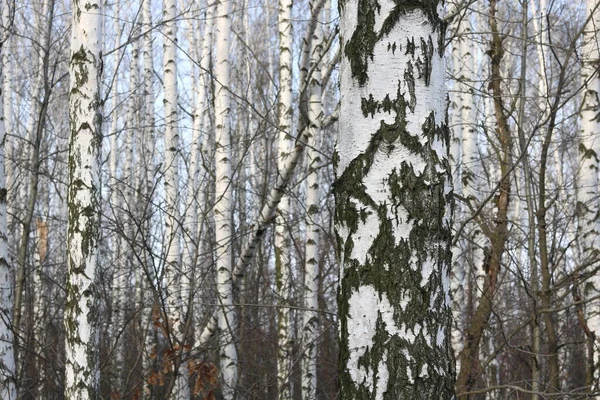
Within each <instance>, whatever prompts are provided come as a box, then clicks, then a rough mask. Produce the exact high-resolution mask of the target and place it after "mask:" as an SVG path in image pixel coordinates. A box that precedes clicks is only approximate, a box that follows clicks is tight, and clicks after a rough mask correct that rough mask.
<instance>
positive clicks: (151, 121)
mask: <svg viewBox="0 0 600 400" xmlns="http://www.w3.org/2000/svg"><path fill="white" fill-rule="evenodd" d="M152 26H153V21H152V0H144V1H143V4H142V29H143V30H144V32H146V34H145V35H144V37H143V38H142V64H143V73H142V84H141V87H142V89H143V91H144V93H143V106H142V110H143V111H142V112H143V119H142V120H143V121H144V122H143V125H142V129H140V130H139V136H138V143H139V149H140V151H139V152H138V154H139V160H138V163H139V164H140V165H141V166H142V168H140V170H139V171H140V174H141V179H140V180H139V181H140V184H139V190H138V192H139V194H140V198H141V200H142V201H143V202H145V203H147V204H148V209H147V210H146V211H145V213H144V218H143V221H144V222H143V223H142V224H141V229H142V234H143V236H144V237H145V238H146V239H145V240H146V241H148V242H149V240H150V239H148V237H149V236H150V235H151V233H150V230H151V221H150V218H151V215H152V214H153V210H152V208H153V206H152V205H150V204H152V200H153V199H152V198H153V192H154V190H153V187H154V181H155V175H154V171H155V162H154V148H155V144H156V132H155V118H154V101H155V98H154V61H153V59H154V56H153V53H154V51H153V35H152V32H153V30H152V29H151V28H152ZM144 245H149V243H145V244H144ZM151 257H152V256H151V254H149V252H147V251H145V250H144V254H143V256H142V259H143V260H144V261H145V264H146V265H150V263H151V261H150V260H151ZM136 272H137V273H136V289H137V291H138V293H137V296H136V299H138V301H139V302H140V306H141V307H142V309H143V310H144V313H143V314H142V319H141V323H140V327H141V330H142V331H144V332H145V336H144V338H143V348H144V349H143V350H144V353H145V355H147V354H148V353H149V352H150V351H151V349H152V346H153V345H154V337H155V335H154V334H153V325H152V322H151V311H150V309H151V307H150V306H149V305H151V304H153V300H154V299H153V297H152V294H151V286H152V285H153V282H151V280H152V278H156V277H154V276H153V272H154V271H153V270H150V271H149V273H150V275H151V279H147V277H146V275H145V274H144V271H143V269H142V268H138V269H137V271H136ZM146 327H149V328H148V329H146ZM151 364H152V360H151V359H150V358H149V357H147V356H144V357H142V371H143V372H144V373H148V372H149V369H150V365H151Z"/></svg>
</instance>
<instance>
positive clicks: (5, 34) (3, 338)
mask: <svg viewBox="0 0 600 400" xmlns="http://www.w3.org/2000/svg"><path fill="white" fill-rule="evenodd" d="M10 3H11V2H10V1H6V2H4V4H3V10H2V32H0V54H1V56H2V66H1V70H0V71H1V72H0V80H1V81H2V83H3V84H2V88H0V107H2V114H1V118H0V312H1V313H2V318H0V397H1V398H3V399H7V400H14V399H16V398H17V389H16V376H15V353H14V349H13V326H12V318H11V317H12V307H13V295H14V287H13V280H12V271H11V268H10V264H9V259H10V255H9V252H8V227H7V207H6V197H7V190H6V176H5V157H4V149H5V144H6V134H7V127H10V126H11V123H10V119H11V113H12V107H11V106H7V103H10V99H8V100H5V98H4V96H10V93H5V92H4V91H5V89H6V88H7V87H9V86H8V85H7V84H6V83H7V81H8V80H9V79H10V78H11V77H10V76H6V75H5V74H7V73H9V68H8V56H7V53H8V52H7V49H8V48H9V43H10V37H11V35H10V33H9V29H10V26H11V24H12V21H11V11H14V9H13V7H11V4H10ZM9 129H10V128H9Z"/></svg>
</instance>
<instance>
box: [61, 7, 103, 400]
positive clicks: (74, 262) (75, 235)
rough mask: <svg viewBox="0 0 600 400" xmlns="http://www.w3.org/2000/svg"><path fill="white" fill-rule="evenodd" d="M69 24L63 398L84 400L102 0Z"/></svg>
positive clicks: (92, 337) (94, 241) (92, 368)
mask: <svg viewBox="0 0 600 400" xmlns="http://www.w3.org/2000/svg"><path fill="white" fill-rule="evenodd" d="M71 29H72V37H71V57H70V60H71V64H70V70H69V74H70V98H69V113H70V120H71V135H70V140H69V187H68V207H69V229H68V239H67V247H68V250H67V253H68V274H67V285H66V290H67V304H66V308H65V316H64V318H65V330H66V360H65V365H66V367H65V369H66V371H65V398H66V399H68V400H71V399H73V400H75V399H77V400H86V399H93V398H96V394H97V388H98V380H99V370H98V352H97V347H98V336H97V327H96V324H97V321H98V300H97V288H96V269H97V268H96V267H97V254H98V252H97V251H98V250H97V249H98V239H99V215H100V204H99V197H100V163H99V161H100V160H99V158H100V147H101V143H102V139H101V138H102V134H101V129H100V121H101V117H100V111H101V110H100V77H101V70H102V59H101V49H102V46H101V38H102V11H101V3H100V2H99V1H98V0H84V1H79V0H75V1H74V2H73V20H72V28H71Z"/></svg>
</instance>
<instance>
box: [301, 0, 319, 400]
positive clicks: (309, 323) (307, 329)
mask: <svg viewBox="0 0 600 400" xmlns="http://www.w3.org/2000/svg"><path fill="white" fill-rule="evenodd" d="M316 3H317V2H316V1H311V3H310V8H311V10H312V9H314V8H315V7H316V6H317V4H316ZM320 16H321V14H320V13H317V14H316V16H315V18H317V20H318V23H317V27H316V30H315V33H314V36H313V41H312V49H311V48H308V49H307V50H308V51H310V52H311V55H310V68H314V72H313V74H312V76H311V77H310V84H309V87H310V98H309V110H308V112H309V120H310V121H309V124H310V125H309V139H308V140H309V141H308V143H307V146H308V150H307V152H306V156H307V160H308V177H307V180H306V210H307V211H306V213H307V215H306V247H305V269H304V308H305V310H304V311H303V313H302V317H303V320H302V326H303V339H302V343H303V346H302V347H303V354H302V398H303V399H305V400H315V399H316V398H317V339H318V334H319V333H318V329H319V321H318V314H317V309H318V308H319V301H318V278H319V231H320V229H319V224H318V221H317V218H318V215H319V209H320V207H319V196H320V190H319V169H320V166H321V155H320V150H319V142H320V140H321V123H320V120H321V117H322V115H323V106H322V103H321V100H322V86H321V66H320V63H321V58H322V53H323V47H322V41H323V28H322V25H321V20H320Z"/></svg>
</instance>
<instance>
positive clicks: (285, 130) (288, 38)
mask: <svg viewBox="0 0 600 400" xmlns="http://www.w3.org/2000/svg"><path fill="white" fill-rule="evenodd" d="M278 28H279V40H280V42H279V99H278V103H277V112H278V118H279V123H278V129H279V140H278V148H279V160H278V168H277V169H278V171H281V170H283V168H284V165H285V160H286V159H287V158H288V156H289V154H290V151H291V140H290V131H291V129H292V115H293V113H292V45H293V37H292V32H293V28H292V0H279V10H278ZM289 213H290V200H289V197H287V196H286V195H284V197H283V198H282V199H281V203H280V204H279V213H278V215H277V221H276V227H275V276H276V278H275V279H276V286H277V293H278V296H279V297H278V309H277V342H278V350H277V393H278V399H279V400H288V399H291V395H292V393H291V368H292V351H293V347H294V338H293V331H292V329H291V319H290V318H291V312H290V308H289V300H290V295H291V274H290V268H291V262H292V260H291V257H290V254H291V243H290V238H289V235H290V232H289V222H288V218H289V217H288V215H289Z"/></svg>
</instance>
